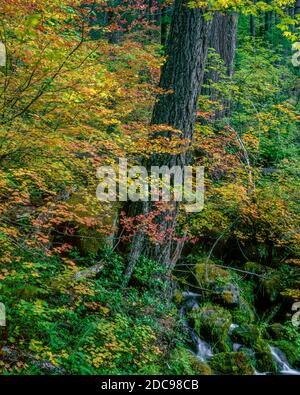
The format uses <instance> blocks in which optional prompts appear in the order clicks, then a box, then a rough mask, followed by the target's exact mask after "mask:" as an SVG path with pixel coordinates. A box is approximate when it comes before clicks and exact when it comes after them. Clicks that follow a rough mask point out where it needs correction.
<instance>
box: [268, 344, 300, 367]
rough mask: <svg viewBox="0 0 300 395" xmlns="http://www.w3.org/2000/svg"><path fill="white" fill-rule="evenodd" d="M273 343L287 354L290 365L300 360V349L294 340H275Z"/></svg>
mask: <svg viewBox="0 0 300 395" xmlns="http://www.w3.org/2000/svg"><path fill="white" fill-rule="evenodd" d="M272 345H273V346H275V347H277V348H279V349H280V350H281V351H282V352H283V353H284V354H285V356H286V358H287V361H288V363H289V364H290V365H292V366H293V365H295V364H296V363H298V361H300V349H299V348H297V347H296V346H295V344H294V343H293V342H289V341H288V340H277V341H273V342H272Z"/></svg>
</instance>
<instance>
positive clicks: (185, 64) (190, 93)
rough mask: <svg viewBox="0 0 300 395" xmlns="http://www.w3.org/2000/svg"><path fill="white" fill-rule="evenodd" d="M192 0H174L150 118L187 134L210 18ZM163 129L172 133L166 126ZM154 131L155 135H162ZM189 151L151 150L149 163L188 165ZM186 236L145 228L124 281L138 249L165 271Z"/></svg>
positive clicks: (136, 210)
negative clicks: (157, 237) (164, 236)
mask: <svg viewBox="0 0 300 395" xmlns="http://www.w3.org/2000/svg"><path fill="white" fill-rule="evenodd" d="M188 2H189V1H188V0H175V4H174V12H173V17H172V21H171V26H170V32H169V36H168V42H167V49H166V55H167V60H166V63H165V65H164V66H163V68H162V72H161V78H160V84H159V86H160V88H162V89H163V90H164V91H165V92H167V93H164V94H162V95H160V96H159V98H158V100H157V102H156V104H155V106H154V110H153V115H152V121H151V123H152V124H154V125H155V124H164V125H169V126H171V127H172V128H175V129H179V130H181V131H182V138H183V139H186V138H187V139H191V137H192V135H193V130H194V122H195V113H196V108H197V101H198V97H199V93H200V89H201V85H202V82H203V74H204V67H205V62H206V58H207V50H208V38H209V34H210V28H211V21H209V20H207V19H205V18H204V15H203V10H201V9H199V8H193V9H192V8H189V7H188ZM164 133H165V135H170V133H168V132H164ZM160 134H161V133H160V132H158V133H157V134H154V136H153V137H154V138H155V137H157V136H158V135H160ZM188 161H189V156H188V154H186V153H183V154H178V155H169V154H168V155H166V154H157V155H153V156H152V157H151V158H150V159H149V160H148V161H147V163H146V166H147V167H148V168H150V167H151V166H153V165H155V166H162V165H166V166H169V167H170V168H171V167H172V166H174V165H177V166H181V167H183V166H185V165H187V164H188ZM153 209H154V204H152V203H151V202H143V203H134V202H132V203H130V204H129V211H128V212H129V215H131V216H134V215H138V214H141V213H143V214H144V215H147V214H148V213H150V212H151V211H153ZM177 213H178V203H177V202H173V210H170V211H169V212H168V213H166V215H168V216H169V217H171V218H172V219H171V220H170V219H169V220H168V221H166V220H165V219H164V218H162V217H160V218H159V222H160V224H161V225H162V227H163V229H164V230H165V231H166V233H169V232H170V231H171V230H173V229H175V227H176V222H177ZM181 244H182V242H178V241H175V240H171V239H168V240H166V241H165V242H163V243H151V242H150V240H149V239H148V238H147V235H145V233H144V232H143V231H142V230H141V231H140V232H139V233H137V234H136V235H135V236H134V239H133V242H132V246H131V253H130V256H129V264H128V267H127V272H126V276H125V278H126V280H125V283H126V282H128V280H129V279H130V276H131V274H132V272H133V269H134V267H135V264H136V262H137V260H138V258H139V257H140V255H144V256H145V255H146V256H148V257H150V258H152V259H155V260H157V261H159V262H161V263H162V264H163V265H165V267H166V274H167V273H168V272H170V271H171V270H172V268H173V267H174V265H175V263H176V260H177V259H178V257H179V255H180V248H181V246H182V245H181Z"/></svg>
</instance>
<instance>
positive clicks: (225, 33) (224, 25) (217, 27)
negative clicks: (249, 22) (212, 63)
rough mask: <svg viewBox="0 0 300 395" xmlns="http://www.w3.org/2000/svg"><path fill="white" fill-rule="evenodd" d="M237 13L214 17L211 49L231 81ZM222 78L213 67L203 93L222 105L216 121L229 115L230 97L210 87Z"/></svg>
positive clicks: (215, 117)
mask: <svg viewBox="0 0 300 395" xmlns="http://www.w3.org/2000/svg"><path fill="white" fill-rule="evenodd" d="M237 24H238V15H237V13H231V14H227V15H222V14H221V13H220V12H217V13H216V14H215V16H214V19H213V23H212V29H211V36H210V42H209V47H210V48H213V49H214V50H215V51H216V53H217V54H218V55H219V56H220V58H221V59H222V61H223V62H224V66H225V69H226V70H225V72H226V76H227V77H228V78H229V79H231V78H232V76H233V66H234V58H235V52H236V39H237ZM223 74H224V73H223ZM221 78H222V71H221V72H220V70H218V69H216V68H214V67H212V69H211V70H209V71H208V72H207V73H206V74H205V84H206V85H207V86H206V87H205V89H203V93H204V94H206V95H208V96H210V98H211V100H213V101H217V102H219V103H220V104H222V107H223V109H222V110H216V112H215V115H214V119H220V118H223V117H224V116H227V115H229V111H230V100H229V99H228V97H223V98H222V95H221V94H220V92H218V91H216V89H214V88H211V87H210V86H209V85H210V84H211V82H212V83H217V82H218V81H220V80H221Z"/></svg>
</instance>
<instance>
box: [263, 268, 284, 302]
mask: <svg viewBox="0 0 300 395" xmlns="http://www.w3.org/2000/svg"><path fill="white" fill-rule="evenodd" d="M260 286H261V288H262V292H263V294H264V296H267V297H268V299H269V301H270V302H275V301H276V299H277V298H278V296H279V294H280V291H281V283H280V275H279V274H278V273H276V272H275V271H274V272H272V273H269V274H268V277H267V278H262V279H260Z"/></svg>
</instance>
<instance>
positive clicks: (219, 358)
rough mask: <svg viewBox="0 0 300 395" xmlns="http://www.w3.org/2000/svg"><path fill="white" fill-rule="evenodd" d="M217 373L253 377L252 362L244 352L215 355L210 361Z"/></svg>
mask: <svg viewBox="0 0 300 395" xmlns="http://www.w3.org/2000/svg"><path fill="white" fill-rule="evenodd" d="M209 364H210V367H211V368H212V369H213V371H214V372H216V373H221V374H226V375H227V374H228V375H253V374H254V369H253V366H252V361H251V359H250V358H249V356H247V354H246V353H244V352H223V353H219V354H216V355H214V356H213V357H212V358H211V360H210V361H209Z"/></svg>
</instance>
